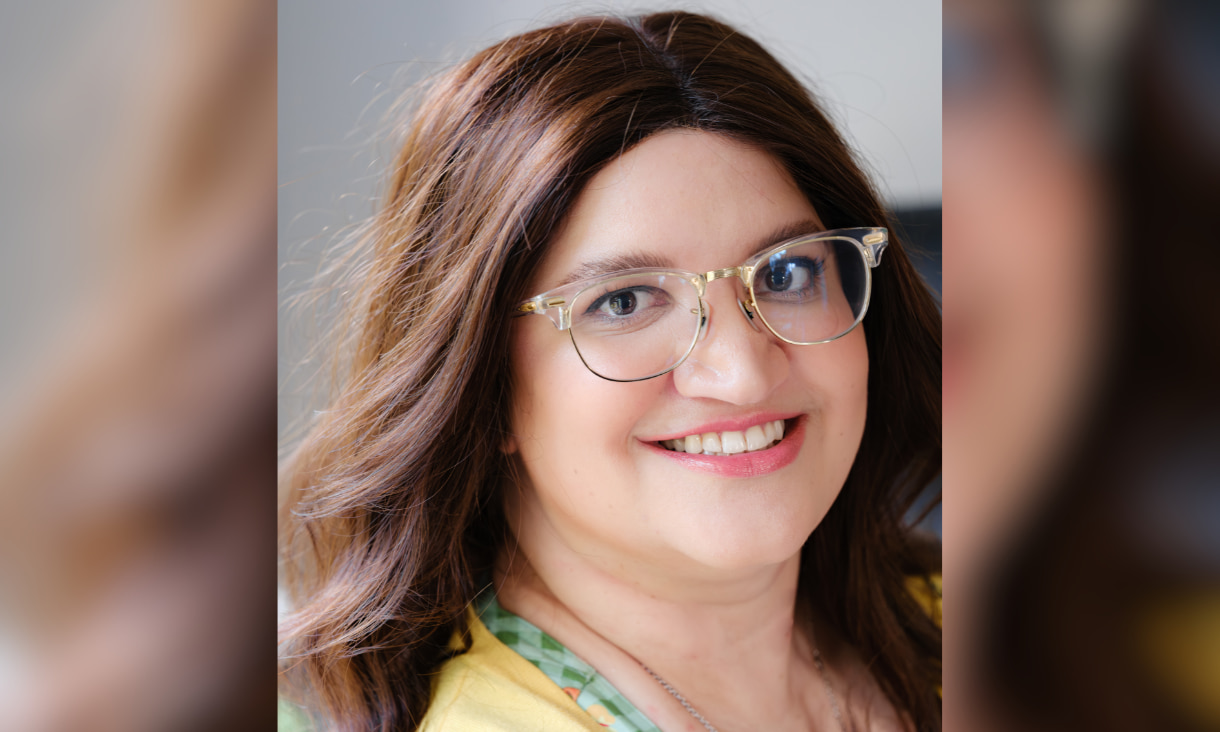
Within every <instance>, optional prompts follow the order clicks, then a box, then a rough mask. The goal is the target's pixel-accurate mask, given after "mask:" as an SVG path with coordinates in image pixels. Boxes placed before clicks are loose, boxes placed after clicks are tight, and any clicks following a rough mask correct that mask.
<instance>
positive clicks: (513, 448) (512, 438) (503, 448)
mask: <svg viewBox="0 0 1220 732" xmlns="http://www.w3.org/2000/svg"><path fill="white" fill-rule="evenodd" d="M500 452H502V453H504V454H505V455H515V454H516V453H517V436H516V435H512V434H508V435H504V439H502V440H500Z"/></svg>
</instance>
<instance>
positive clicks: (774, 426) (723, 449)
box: [657, 419, 784, 456]
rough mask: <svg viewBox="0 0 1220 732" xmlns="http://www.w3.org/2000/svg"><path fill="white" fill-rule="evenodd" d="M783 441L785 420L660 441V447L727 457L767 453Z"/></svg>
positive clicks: (672, 450)
mask: <svg viewBox="0 0 1220 732" xmlns="http://www.w3.org/2000/svg"><path fill="white" fill-rule="evenodd" d="M783 439H784V420H782V419H776V420H772V421H770V422H764V423H763V424H761V425H753V426H752V427H749V428H748V429H746V430H745V431H737V430H725V431H723V432H705V433H703V434H696V435H687V436H686V437H678V438H675V439H672V440H661V441H660V442H658V443H657V444H659V445H660V446H661V447H663V448H665V449H666V450H669V451H671V452H685V453H692V454H698V455H719V456H727V455H739V454H741V453H747V452H758V451H760V450H766V449H768V448H770V447H772V446H774V445H775V444H776V443H778V442H779V441H781V440H783Z"/></svg>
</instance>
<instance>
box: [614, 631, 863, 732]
mask: <svg viewBox="0 0 1220 732" xmlns="http://www.w3.org/2000/svg"><path fill="white" fill-rule="evenodd" d="M636 663H640V662H639V661H637V662H636ZM813 665H814V666H816V667H817V669H818V676H821V677H822V684H823V685H825V686H826V695H827V696H828V697H830V709H831V711H833V712H834V715H835V723H836V724H838V726H839V732H847V728H846V727H844V726H843V712H842V711H840V710H839V697H837V696H835V690H834V687H833V686H831V685H830V679H828V678H826V666H825V664H824V663H822V653H821V651H819V650H818V649H817V646H814V648H813ZM640 666H642V667H643V669H644V670H645V671H647V672H648V675H649V676H651V677H652V678H654V679H656V680H657V683H658V684H660V685H661V687H662V688H663V689H665V690H666V691H668V692H669V693H670V695H672V696H673V698H675V699H677V700H678V703H679V704H681V705H682V708H683V709H685V710H686V711H687V712H689V713H690V715H691V716H692V717H694V718H695V719H696V720H697V721H698V722H699V724H701V725H703V728H704V729H706V730H707V732H720V730H718V729H716V727H715V726H713V725H712V723H711V722H709V721H707V720H706V719H704V717H703V715H702V714H700V713H699V710H697V709H695V708H694V707H693V706H691V703H690V702H688V701H687V700H686V697H684V696H682V694H680V693H679V692H678V690H677V689H675V688H674V687H673V685H672V684H670V683H669V682H668V681H666V680H665V679H663V678H661V676H660V674H658V673H657V672H656V671H653V670H652V669H650V668H648V667H647V666H644V664H643V663H640Z"/></svg>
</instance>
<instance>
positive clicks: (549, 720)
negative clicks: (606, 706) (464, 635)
mask: <svg viewBox="0 0 1220 732" xmlns="http://www.w3.org/2000/svg"><path fill="white" fill-rule="evenodd" d="M468 617H469V620H470V637H471V646H470V650H469V651H467V652H466V653H463V654H461V655H460V656H457V657H455V658H452V659H450V660H449V661H448V662H446V663H445V665H444V666H443V667H442V668H441V671H440V674H439V676H438V677H437V680H436V683H435V686H434V687H433V689H432V704H431V706H429V707H428V713H427V714H426V715H425V716H424V721H423V724H421V725H420V727H419V732H442V731H443V732H464V731H465V730H472V731H477V732H482V731H483V730H514V731H515V730H523V729H545V730H548V732H551V731H552V730H553V731H554V732H568V731H569V730H571V731H572V732H604V730H603V728H602V726H601V725H599V724H598V723H597V721H596V720H594V719H593V717H591V716H589V713H588V712H586V711H585V710H583V709H581V708H580V707H579V706H578V705H577V704H576V702H575V701H573V699H572V697H570V696H568V695H567V694H566V693H564V691H563V689H561V688H559V687H558V686H556V684H555V682H554V681H551V680H550V678H548V677H547V675H546V674H545V673H543V672H542V671H541V670H539V669H538V667H537V666H535V665H534V664H532V663H530V662H529V661H527V660H525V659H524V658H522V657H521V656H520V655H518V654H517V653H516V652H515V651H513V650H512V649H510V648H509V647H508V646H506V645H504V644H503V643H501V642H500V640H499V639H498V638H496V637H495V636H494V635H492V634H491V631H489V630H488V629H487V626H485V625H484V624H483V621H481V620H479V618H478V616H477V615H475V613H474V611H473V610H471V611H469V613H468Z"/></svg>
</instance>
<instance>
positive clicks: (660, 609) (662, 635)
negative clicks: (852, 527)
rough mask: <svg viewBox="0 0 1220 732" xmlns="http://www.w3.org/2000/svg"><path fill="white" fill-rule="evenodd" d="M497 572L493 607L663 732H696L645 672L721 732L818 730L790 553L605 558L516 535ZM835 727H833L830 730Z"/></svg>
mask: <svg viewBox="0 0 1220 732" xmlns="http://www.w3.org/2000/svg"><path fill="white" fill-rule="evenodd" d="M519 535H520V536H523V537H524V538H523V540H522V542H521V543H520V545H519V546H518V548H517V549H515V550H514V551H511V552H505V553H503V554H502V556H501V557H500V561H499V563H498V567H497V577H496V585H497V592H498V593H499V597H500V602H501V603H502V604H503V605H504V607H505V608H507V609H508V610H510V611H512V612H515V613H517V614H518V615H521V616H522V617H524V618H525V619H526V620H529V621H530V622H532V623H534V624H535V625H537V626H538V627H540V628H541V629H543V630H544V631H546V632H547V633H549V634H550V635H552V636H553V637H554V638H555V639H556V640H558V641H559V642H560V643H562V644H564V645H565V646H566V647H567V648H569V649H570V650H571V651H572V652H573V653H575V654H576V655H577V656H579V657H581V658H583V659H584V660H585V661H587V662H588V663H590V664H591V665H592V666H593V667H594V668H596V669H597V670H598V672H599V673H600V674H601V675H602V676H603V677H605V678H606V679H607V680H608V681H609V682H610V683H611V684H613V685H614V686H615V687H616V688H618V689H619V691H620V692H622V693H623V694H624V695H625V696H627V698H629V699H631V700H632V701H633V702H635V703H636V705H637V706H638V707H639V708H640V709H641V711H643V712H644V714H646V715H648V716H649V717H650V718H651V719H653V721H654V722H656V723H657V724H658V726H660V727H661V728H662V729H666V730H671V729H686V728H688V727H689V726H690V724H691V723H695V727H694V728H695V729H702V727H701V725H698V723H697V722H695V720H694V719H693V718H692V717H691V715H690V714H689V713H688V712H687V711H686V710H685V709H684V708H683V707H682V706H681V705H680V704H678V703H677V701H676V700H675V699H674V698H673V697H672V696H671V695H670V694H669V693H668V692H666V691H665V690H664V689H663V688H662V687H661V686H660V684H658V683H657V681H656V680H655V679H653V678H652V677H651V676H650V675H648V673H647V672H646V671H645V670H644V668H643V666H644V665H646V666H648V667H649V668H651V669H652V670H653V671H654V672H656V673H657V674H658V675H659V676H661V677H662V678H664V679H666V680H667V681H668V682H669V683H671V684H672V685H673V686H674V687H676V688H677V689H678V690H680V691H681V693H682V694H683V695H684V696H685V697H686V698H687V699H688V700H689V701H690V703H691V704H692V705H694V706H695V708H696V709H698V710H699V711H700V713H702V714H703V715H704V716H705V717H706V718H708V719H709V720H711V721H712V722H713V724H715V725H716V726H717V727H718V728H719V729H721V730H722V731H724V732H729V731H731V730H740V729H779V730H783V729H811V728H814V727H817V728H819V729H821V728H823V727H824V725H825V722H824V721H822V722H821V723H820V724H815V723H814V721H813V720H815V719H816V720H831V719H833V717H832V716H831V714H832V713H831V711H830V703H829V699H828V698H827V696H826V693H825V691H824V686H823V684H822V683H821V682H820V681H819V680H818V678H817V671H816V668H815V667H814V666H813V661H812V648H811V646H810V645H809V643H808V642H807V641H806V639H805V637H804V634H803V633H794V609H795V606H796V592H797V580H798V574H799V569H800V564H799V555H796V556H793V557H791V558H789V559H788V560H785V561H783V562H781V563H779V564H776V565H773V566H766V567H760V568H753V569H751V570H749V571H735V572H712V571H711V570H707V569H706V568H704V569H702V570H700V569H699V568H696V567H680V566H677V567H666V566H663V565H661V564H660V563H654V562H652V561H647V560H645V559H642V558H638V557H637V558H631V557H616V558H615V559H614V560H613V561H608V560H605V559H603V558H600V557H597V556H592V555H589V554H587V553H582V552H579V551H574V550H572V549H571V547H569V546H567V545H566V544H565V543H564V542H563V541H562V540H561V539H560V538H559V537H558V536H557V535H555V534H554V532H550V531H546V530H530V531H525V532H523V533H521V534H519ZM832 729H833V727H832Z"/></svg>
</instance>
